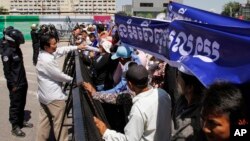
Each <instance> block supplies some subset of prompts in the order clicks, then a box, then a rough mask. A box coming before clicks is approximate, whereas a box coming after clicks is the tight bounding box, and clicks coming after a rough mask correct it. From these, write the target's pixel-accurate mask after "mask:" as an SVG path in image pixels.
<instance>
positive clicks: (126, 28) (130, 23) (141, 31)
mask: <svg viewBox="0 0 250 141" xmlns="http://www.w3.org/2000/svg"><path fill="white" fill-rule="evenodd" d="M115 22H116V24H117V27H118V29H117V30H118V34H119V36H120V39H121V42H122V44H125V45H128V46H131V47H134V48H138V49H140V50H143V51H145V52H148V53H150V54H152V55H154V56H156V57H157V58H160V59H163V60H166V58H168V53H167V51H168V50H167V40H168V29H167V27H168V25H169V23H168V22H163V21H157V20H150V19H143V18H135V17H127V16H121V15H115Z"/></svg>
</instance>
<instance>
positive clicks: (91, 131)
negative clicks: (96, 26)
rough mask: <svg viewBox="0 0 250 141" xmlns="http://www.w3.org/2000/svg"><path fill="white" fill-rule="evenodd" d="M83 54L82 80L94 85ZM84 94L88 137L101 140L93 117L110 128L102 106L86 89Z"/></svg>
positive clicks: (83, 103)
mask: <svg viewBox="0 0 250 141" xmlns="http://www.w3.org/2000/svg"><path fill="white" fill-rule="evenodd" d="M82 55H83V54H82V53H79V63H80V68H81V74H82V79H83V81H84V82H90V83H92V84H93V82H92V79H91V77H90V71H89V69H88V68H87V66H86V65H85V64H84V63H83V61H82V57H83V56H82ZM80 92H81V93H82V94H83V97H82V99H81V100H82V107H83V110H84V111H83V112H84V119H83V120H84V123H85V124H84V125H85V128H86V137H87V138H88V139H89V141H95V140H101V136H100V134H99V131H98V130H97V128H96V126H95V123H94V121H93V116H96V117H98V118H100V119H101V120H102V121H104V122H105V123H106V125H107V126H108V127H109V123H108V121H107V118H106V116H105V113H104V111H103V108H102V105H101V103H100V102H99V101H96V100H93V99H92V97H90V96H89V95H88V94H87V93H86V92H85V90H84V89H82V90H81V91H80Z"/></svg>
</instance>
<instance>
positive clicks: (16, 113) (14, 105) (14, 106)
mask: <svg viewBox="0 0 250 141" xmlns="http://www.w3.org/2000/svg"><path fill="white" fill-rule="evenodd" d="M8 88H9V92H10V95H9V97H10V108H9V121H10V123H11V124H12V128H15V127H16V126H19V127H21V128H22V126H23V121H24V108H25V104H26V96H27V90H28V85H22V86H20V87H18V88H17V90H16V91H15V92H12V90H11V89H10V87H8Z"/></svg>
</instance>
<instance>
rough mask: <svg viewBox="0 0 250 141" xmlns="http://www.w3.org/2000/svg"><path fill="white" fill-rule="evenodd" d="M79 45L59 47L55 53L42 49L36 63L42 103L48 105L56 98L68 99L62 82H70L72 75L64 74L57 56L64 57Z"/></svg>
mask: <svg viewBox="0 0 250 141" xmlns="http://www.w3.org/2000/svg"><path fill="white" fill-rule="evenodd" d="M76 49H77V46H67V47H59V48H57V49H56V51H55V52H54V53H53V54H50V53H48V52H46V51H43V50H42V51H40V52H39V55H38V62H37V65H36V70H37V80H38V91H37V95H38V99H39V101H40V102H41V103H43V104H45V105H47V104H49V103H51V102H52V101H54V100H66V98H67V96H66V95H65V94H64V93H63V92H62V89H61V86H60V83H61V82H70V81H72V79H73V78H72V77H70V76H68V75H66V74H64V73H63V72H62V71H61V69H59V65H58V63H57V61H56V58H59V57H62V56H63V55H65V54H67V53H68V52H70V51H72V50H76Z"/></svg>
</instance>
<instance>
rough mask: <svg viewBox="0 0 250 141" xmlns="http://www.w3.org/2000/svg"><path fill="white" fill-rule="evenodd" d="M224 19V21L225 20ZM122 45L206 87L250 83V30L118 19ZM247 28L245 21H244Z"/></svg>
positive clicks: (195, 23) (239, 27) (178, 21)
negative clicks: (150, 57) (163, 63)
mask: <svg viewBox="0 0 250 141" xmlns="http://www.w3.org/2000/svg"><path fill="white" fill-rule="evenodd" d="M223 18H224V17H223ZM115 21H116V24H117V25H118V33H119V36H120V39H121V42H122V43H123V44H125V45H129V46H131V47H134V48H138V49H140V50H143V51H146V52H148V53H150V54H151V55H154V56H155V57H157V58H160V59H163V60H165V61H167V62H168V63H169V64H170V65H171V66H175V67H178V68H179V69H180V70H182V71H184V72H186V73H190V74H193V75H195V76H196V77H197V78H198V79H199V80H200V81H201V82H202V83H203V85H204V86H206V87H208V86H209V85H210V84H212V83H214V82H215V81H228V82H231V83H235V84H242V83H245V82H249V81H250V73H249V72H250V55H249V54H250V47H249V45H250V30H249V28H246V26H239V25H241V24H240V22H239V23H238V25H237V26H231V27H230V26H223V25H219V24H218V23H217V24H203V23H198V22H191V21H183V20H174V21H173V22H171V23H167V22H163V21H155V20H150V19H142V18H134V17H126V16H119V15H116V16H115ZM241 22H242V23H243V24H242V25H244V23H246V22H244V21H241Z"/></svg>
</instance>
